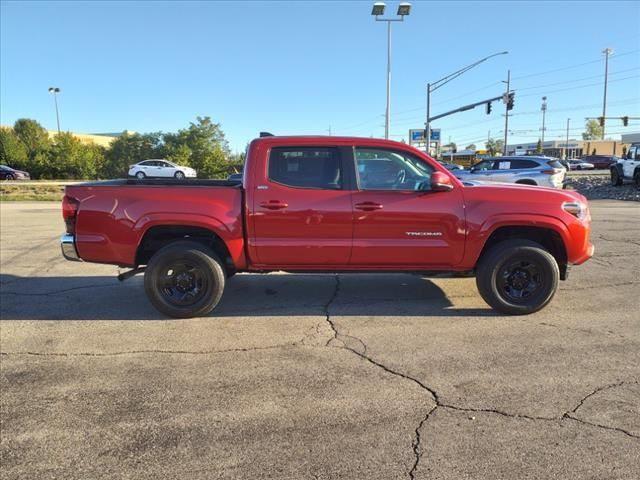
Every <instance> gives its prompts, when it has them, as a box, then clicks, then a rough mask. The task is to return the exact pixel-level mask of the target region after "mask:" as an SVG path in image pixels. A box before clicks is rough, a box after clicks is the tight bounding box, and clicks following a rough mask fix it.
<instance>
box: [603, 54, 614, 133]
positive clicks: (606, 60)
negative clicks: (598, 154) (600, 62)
mask: <svg viewBox="0 0 640 480" xmlns="http://www.w3.org/2000/svg"><path fill="white" fill-rule="evenodd" d="M602 53H604V98H603V100H602V140H604V128H605V124H606V122H607V120H606V117H607V80H608V77H609V55H611V54H612V53H613V49H611V48H605V49H604V50H603V51H602Z"/></svg>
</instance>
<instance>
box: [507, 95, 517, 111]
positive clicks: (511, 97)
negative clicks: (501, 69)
mask: <svg viewBox="0 0 640 480" xmlns="http://www.w3.org/2000/svg"><path fill="white" fill-rule="evenodd" d="M515 96H516V92H511V93H510V94H509V96H508V97H507V110H513V103H514V99H515Z"/></svg>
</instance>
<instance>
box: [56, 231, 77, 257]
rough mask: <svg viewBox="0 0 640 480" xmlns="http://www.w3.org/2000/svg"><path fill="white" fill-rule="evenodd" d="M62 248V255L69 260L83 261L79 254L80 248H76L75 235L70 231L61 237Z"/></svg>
mask: <svg viewBox="0 0 640 480" xmlns="http://www.w3.org/2000/svg"><path fill="white" fill-rule="evenodd" d="M60 248H61V249H62V256H63V257H64V258H66V259H67V260H71V261H73V262H81V261H82V259H81V258H80V255H78V250H76V239H75V238H74V237H73V235H69V234H68V233H65V234H64V235H62V236H61V237H60Z"/></svg>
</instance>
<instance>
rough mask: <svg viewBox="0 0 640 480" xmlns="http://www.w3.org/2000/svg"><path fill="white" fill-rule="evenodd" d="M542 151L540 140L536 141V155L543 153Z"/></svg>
mask: <svg viewBox="0 0 640 480" xmlns="http://www.w3.org/2000/svg"><path fill="white" fill-rule="evenodd" d="M543 152H544V149H543V148H542V139H540V138H539V139H538V143H537V144H536V153H543Z"/></svg>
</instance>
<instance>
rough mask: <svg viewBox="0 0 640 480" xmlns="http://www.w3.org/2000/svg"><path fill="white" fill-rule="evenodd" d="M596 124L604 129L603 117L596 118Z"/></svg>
mask: <svg viewBox="0 0 640 480" xmlns="http://www.w3.org/2000/svg"><path fill="white" fill-rule="evenodd" d="M598 123H599V124H600V126H601V127H604V117H598Z"/></svg>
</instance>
